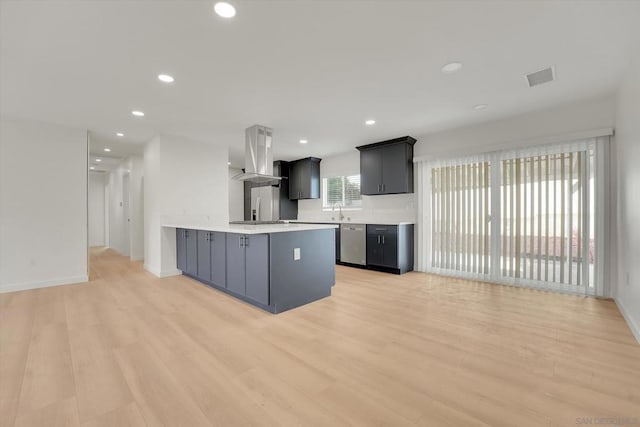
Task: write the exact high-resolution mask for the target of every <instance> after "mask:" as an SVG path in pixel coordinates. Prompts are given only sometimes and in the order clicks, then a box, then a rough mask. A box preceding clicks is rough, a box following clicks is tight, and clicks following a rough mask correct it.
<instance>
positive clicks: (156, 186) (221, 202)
mask: <svg viewBox="0 0 640 427" xmlns="http://www.w3.org/2000/svg"><path fill="white" fill-rule="evenodd" d="M227 159H228V149H227V148H226V147H217V146H214V145H212V144H205V143H201V142H195V141H190V140H187V139H184V138H178V137H173V136H167V135H161V136H158V137H155V138H153V139H152V140H151V141H149V142H148V143H147V145H146V146H145V153H144V183H145V188H144V200H145V204H144V218H145V219H144V224H145V245H144V247H145V257H144V259H145V268H146V269H147V270H149V271H150V272H152V273H154V274H155V275H157V276H161V277H164V276H168V275H172V274H179V271H178V270H177V269H176V252H175V230H174V229H163V228H162V224H164V223H169V222H171V223H175V222H179V223H184V222H187V223H191V224H227V223H228V222H229V183H228V181H229V168H228V165H227Z"/></svg>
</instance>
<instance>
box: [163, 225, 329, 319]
mask: <svg viewBox="0 0 640 427" xmlns="http://www.w3.org/2000/svg"><path fill="white" fill-rule="evenodd" d="M163 227H166V228H174V229H175V230H176V232H175V236H176V261H177V267H178V269H179V270H181V271H182V274H184V275H186V276H189V277H191V278H193V279H196V280H198V281H200V282H202V283H204V284H206V285H208V286H210V287H212V288H215V289H218V290H220V291H222V292H225V293H228V294H230V295H232V296H234V297H236V298H239V299H241V300H243V301H246V302H248V303H250V304H252V305H255V306H257V307H259V308H262V309H264V310H267V311H269V312H271V313H280V312H283V311H286V310H289V309H292V308H295V307H299V306H301V305H304V304H308V303H310V302H313V301H316V300H318V299H321V298H324V297H328V296H330V295H331V288H332V286H333V285H334V283H335V240H334V239H335V230H334V229H335V228H336V226H335V225H330V224H326V225H314V224H268V225H245V224H238V225H236V224H230V225H222V226H215V225H197V224H187V223H184V224H183V223H168V224H164V225H163Z"/></svg>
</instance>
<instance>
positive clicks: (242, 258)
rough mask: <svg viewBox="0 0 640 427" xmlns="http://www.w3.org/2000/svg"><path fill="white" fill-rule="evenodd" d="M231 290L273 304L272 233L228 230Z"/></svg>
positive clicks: (228, 276) (228, 269)
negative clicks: (270, 281)
mask: <svg viewBox="0 0 640 427" xmlns="http://www.w3.org/2000/svg"><path fill="white" fill-rule="evenodd" d="M227 289H228V290H229V291H230V292H233V293H234V294H237V295H241V296H244V297H247V298H249V299H251V300H253V301H256V302H258V303H260V304H264V305H269V236H268V235H267V234H252V235H248V234H236V233H227Z"/></svg>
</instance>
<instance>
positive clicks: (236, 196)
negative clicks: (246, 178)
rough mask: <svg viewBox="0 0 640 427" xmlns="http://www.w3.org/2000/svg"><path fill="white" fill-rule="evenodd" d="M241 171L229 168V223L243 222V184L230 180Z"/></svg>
mask: <svg viewBox="0 0 640 427" xmlns="http://www.w3.org/2000/svg"><path fill="white" fill-rule="evenodd" d="M241 172H242V169H236V168H229V221H243V220H244V182H242V181H238V180H236V179H231V178H233V177H234V176H235V175H238V174H239V173H241Z"/></svg>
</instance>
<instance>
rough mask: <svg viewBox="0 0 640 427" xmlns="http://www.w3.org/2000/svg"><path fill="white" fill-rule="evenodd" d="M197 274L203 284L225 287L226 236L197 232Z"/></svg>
mask: <svg viewBox="0 0 640 427" xmlns="http://www.w3.org/2000/svg"><path fill="white" fill-rule="evenodd" d="M197 233H198V255H197V257H198V268H197V271H198V274H197V275H196V277H197V278H198V279H200V280H202V281H204V282H207V283H208V282H211V283H215V284H216V285H218V286H222V287H225V286H226V268H227V266H226V258H227V257H226V249H227V248H226V234H225V233H220V232H218V231H205V230H198V231H197Z"/></svg>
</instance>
